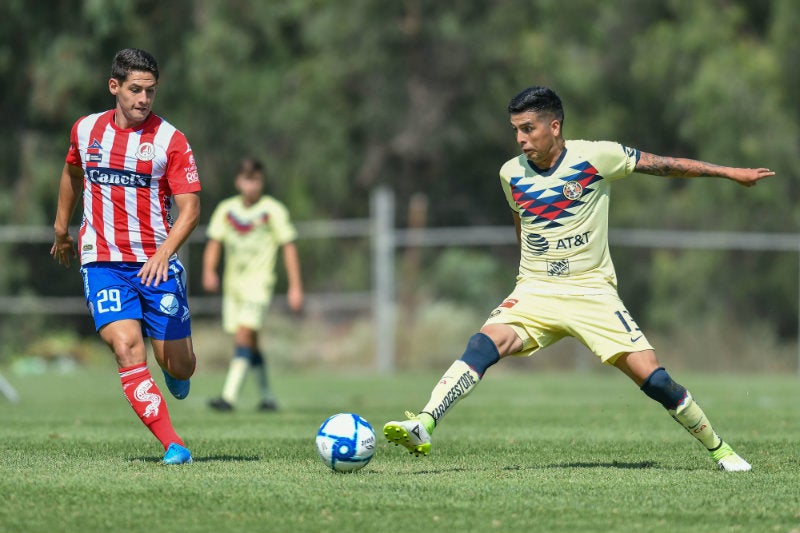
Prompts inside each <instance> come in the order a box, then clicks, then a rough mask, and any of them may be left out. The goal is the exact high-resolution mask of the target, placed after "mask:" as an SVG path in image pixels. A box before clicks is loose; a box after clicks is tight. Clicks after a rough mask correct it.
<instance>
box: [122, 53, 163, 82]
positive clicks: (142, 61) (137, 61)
mask: <svg viewBox="0 0 800 533" xmlns="http://www.w3.org/2000/svg"><path fill="white" fill-rule="evenodd" d="M131 72H150V73H151V74H152V75H153V76H154V77H155V79H156V81H158V62H157V61H156V58H155V57H153V56H152V55H150V53H149V52H145V51H144V50H140V49H138V48H125V49H124V50H120V51H119V52H117V54H116V55H115V56H114V61H113V62H112V63H111V77H112V78H114V79H116V80H117V81H119V82H120V83H122V82H124V81H125V80H127V79H128V74H130V73H131Z"/></svg>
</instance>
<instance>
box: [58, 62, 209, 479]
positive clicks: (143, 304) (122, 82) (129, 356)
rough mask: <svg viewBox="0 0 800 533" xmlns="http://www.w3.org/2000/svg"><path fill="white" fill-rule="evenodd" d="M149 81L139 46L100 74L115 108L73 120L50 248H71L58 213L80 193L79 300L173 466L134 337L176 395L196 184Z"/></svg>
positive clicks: (175, 451)
mask: <svg viewBox="0 0 800 533" xmlns="http://www.w3.org/2000/svg"><path fill="white" fill-rule="evenodd" d="M158 78H159V70H158V63H157V62H156V60H155V58H154V57H153V56H152V55H151V54H149V53H148V52H146V51H144V50H139V49H133V48H128V49H124V50H120V51H119V52H117V54H116V55H115V57H114V60H113V62H112V65H111V78H110V79H109V80H108V89H109V91H110V92H111V94H112V95H113V96H114V97H115V100H116V105H115V107H114V108H113V109H110V110H108V111H104V112H101V113H96V114H92V115H88V116H85V117H81V118H80V119H78V121H76V122H75V124H74V125H73V127H72V131H71V133H70V144H69V150H68V152H67V157H66V163H65V165H64V170H63V171H62V173H61V184H60V188H59V195H58V209H57V212H56V219H55V224H54V231H55V239H54V242H53V246H52V248H51V250H50V254H51V255H52V256H53V258H54V259H55V260H57V261H58V262H59V263H61V264H63V265H64V266H65V267H69V265H70V260H71V259H72V258H75V257H76V255H77V254H76V251H75V246H74V240H73V237H72V236H71V235H70V233H69V222H70V219H71V217H72V214H73V212H74V211H75V208H76V207H77V205H78V203H79V202H80V200H81V199H82V200H83V217H82V220H81V225H80V230H79V234H78V246H79V249H80V262H81V275H82V276H83V288H84V295H85V297H86V303H87V306H88V308H89V311H90V313H91V314H92V317H93V319H94V323H95V327H96V329H97V331H98V333H99V334H100V337H101V338H102V339H103V341H105V343H106V344H107V345H108V346H109V347H110V348H111V350H112V351H113V353H114V355H115V357H116V360H117V365H118V367H119V377H120V381H121V383H122V390H123V392H124V394H125V397H126V398H127V400H128V402H129V403H130V405H131V407H132V408H133V410H134V411H135V412H136V414H137V415H138V417H139V418H140V420H141V421H142V422H143V423H144V424H145V425H146V426H147V428H148V429H149V430H150V431H151V432H152V433H153V435H154V436H155V437H156V438H157V439H158V440H159V441H160V442H161V444H162V446H163V447H164V450H165V452H164V457H163V459H162V462H163V463H165V464H182V463H191V462H192V456H191V453H190V452H189V450H188V449H187V448H186V447H185V446H184V442H183V440H182V439H181V438H180V437H179V436H178V434H177V433H176V432H175V429H174V428H173V426H172V422H171V420H170V416H169V412H168V410H167V404H166V402H165V400H164V396H163V395H162V394H161V391H160V390H159V388H158V386H157V385H156V383H155V381H154V380H153V378H152V376H151V375H150V371H149V369H148V367H147V347H146V345H145V342H144V337H150V345H151V346H152V348H153V353H154V355H155V358H156V361H157V362H158V365H159V366H160V367H161V369H162V371H163V374H164V380H165V382H166V385H167V388H168V389H169V390H170V392H171V393H172V395H173V396H175V397H176V398H178V399H183V398H185V397H186V396H187V395H188V394H189V385H190V381H189V378H190V377H191V376H192V374H193V373H194V369H195V364H196V359H195V354H194V349H193V346H192V337H191V319H190V313H189V306H188V303H187V295H186V279H185V278H186V276H185V271H184V267H183V265H182V264H181V262H180V260H179V259H178V256H177V251H178V249H179V248H180V246H181V245H182V244H183V243H184V242H186V240H187V239H188V237H189V235H190V234H191V233H192V231H193V230H194V228H195V227H196V226H197V223H198V221H199V219H200V197H199V194H198V192H199V191H200V181H199V178H198V173H197V166H196V165H195V160H194V155H193V154H192V148H191V147H190V146H189V143H188V142H187V140H186V137H185V136H184V134H183V133H181V132H180V131H179V130H177V129H176V128H175V127H174V126H173V125H172V124H170V123H169V122H167V121H166V120H164V119H163V118H161V117H160V116H158V115H156V114H154V113H153V112H152V106H153V100H154V99H155V96H156V90H157V88H158ZM173 205H174V207H176V208H177V211H178V214H177V217H175V218H174V219H173V214H172V212H171V211H172V207H173Z"/></svg>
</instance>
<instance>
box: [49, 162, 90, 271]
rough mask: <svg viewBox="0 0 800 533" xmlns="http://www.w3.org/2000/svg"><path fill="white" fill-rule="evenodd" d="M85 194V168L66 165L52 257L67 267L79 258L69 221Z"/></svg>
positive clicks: (59, 196)
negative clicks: (82, 194) (75, 258)
mask: <svg viewBox="0 0 800 533" xmlns="http://www.w3.org/2000/svg"><path fill="white" fill-rule="evenodd" d="M82 192H83V168H81V167H79V166H75V165H70V164H69V163H65V164H64V170H62V171H61V183H60V185H59V187H58V209H57V210H56V221H55V223H54V224H53V232H54V233H55V238H54V240H53V246H52V247H51V248H50V255H52V256H53V259H55V260H56V261H58V262H59V263H60V264H62V265H64V266H65V267H69V262H70V259H71V258H74V257H77V253H76V252H75V241H74V240H73V238H72V236H71V235H70V234H69V221H70V219H71V218H72V213H73V212H75V207H76V206H77V205H78V201H79V200H80V197H81V193H82Z"/></svg>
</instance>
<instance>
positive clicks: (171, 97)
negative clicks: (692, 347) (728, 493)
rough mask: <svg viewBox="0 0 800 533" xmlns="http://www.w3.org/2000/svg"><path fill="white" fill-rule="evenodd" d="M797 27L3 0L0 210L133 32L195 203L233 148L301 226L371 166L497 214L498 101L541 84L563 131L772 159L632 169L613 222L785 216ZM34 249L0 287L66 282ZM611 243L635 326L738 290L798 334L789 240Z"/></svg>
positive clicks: (323, 266)
mask: <svg viewBox="0 0 800 533" xmlns="http://www.w3.org/2000/svg"><path fill="white" fill-rule="evenodd" d="M798 27H800V7H799V6H798V4H797V2H796V1H795V0H772V1H770V2H764V1H762V0H709V1H706V2H696V1H694V0H667V1H663V2H662V1H655V0H652V1H647V0H646V1H639V0H611V1H608V2H595V1H590V0H569V1H564V0H534V1H531V0H494V1H483V2H481V1H476V2H446V3H445V2H436V1H434V0H402V1H392V2H388V1H378V0H343V1H340V2H328V1H323V0H287V1H284V2H263V1H260V0H231V1H228V2H218V1H216V0H196V1H189V0H175V1H171V2H157V1H154V0H138V1H137V0H112V1H100V0H58V1H56V0H42V1H38V2H28V1H25V0H5V1H4V2H2V3H0V87H2V89H1V91H2V94H3V98H2V99H0V124H1V125H2V127H0V138H1V141H2V142H0V162H2V167H0V168H2V169H3V171H4V172H2V173H0V182H2V184H3V186H4V188H5V190H6V191H7V194H6V196H5V197H4V199H0V224H30V225H44V224H51V223H52V218H53V215H54V211H55V204H56V195H57V190H58V188H57V186H56V183H57V181H58V177H59V174H60V170H61V167H62V165H63V158H64V155H65V152H66V148H67V142H68V134H69V129H70V126H71V125H72V123H73V121H74V120H75V119H77V118H78V117H79V116H81V115H84V114H88V113H91V112H96V111H100V110H103V109H107V108H110V107H111V106H113V100H112V97H111V96H110V95H109V94H108V92H107V88H106V84H107V78H108V75H109V73H108V71H109V67H110V63H111V59H112V57H113V55H114V53H115V52H116V51H117V50H118V49H120V48H124V47H141V48H145V49H148V50H149V51H151V52H152V53H153V54H154V55H155V56H156V57H157V58H158V59H159V62H160V66H161V87H160V89H159V95H158V98H157V100H156V104H155V111H156V112H157V113H159V114H162V115H163V116H164V117H165V118H167V119H168V120H169V121H170V122H172V123H173V124H174V125H176V126H177V127H178V128H180V129H181V130H183V131H184V132H185V133H186V135H187V137H188V138H189V140H190V142H191V144H192V146H193V148H194V151H195V154H196V157H197V161H198V165H199V167H200V172H201V180H202V183H203V186H204V192H203V204H204V214H203V221H204V222H205V221H207V219H208V216H210V213H211V210H212V207H213V206H214V205H215V204H216V202H217V201H219V200H220V199H221V198H222V197H224V196H227V195H230V194H233V192H234V191H233V184H232V174H233V169H234V168H235V164H236V161H237V160H238V159H239V158H240V157H242V156H245V155H256V156H258V157H261V158H263V159H264V160H265V162H266V163H267V166H268V169H269V189H270V192H271V193H272V194H274V195H276V196H278V197H280V198H281V199H283V200H284V201H285V202H286V203H287V204H288V205H289V207H290V209H291V211H292V213H293V215H294V218H295V219H296V220H298V221H299V220H317V219H328V218H349V217H365V216H367V215H368V210H369V204H368V202H367V201H366V198H367V197H368V194H369V191H370V190H371V189H373V188H374V187H375V186H377V185H389V186H391V187H392V188H393V189H394V191H395V194H396V197H397V200H398V206H403V205H405V204H406V203H407V202H408V201H409V199H410V198H411V197H412V196H413V195H415V194H420V193H423V194H425V195H426V196H427V198H428V200H429V202H430V205H432V206H434V207H432V208H431V209H430V211H429V214H428V221H427V223H428V224H429V225H433V226H440V225H442V226H444V225H449V226H459V225H471V224H506V223H510V216H509V213H508V207H507V205H506V204H505V201H504V199H503V197H502V194H501V193H500V189H499V185H498V180H497V177H496V176H497V170H498V169H499V167H500V165H501V164H502V163H503V162H504V161H505V160H506V159H508V158H510V157H512V156H513V155H515V154H516V152H517V150H516V147H515V145H514V138H513V135H512V134H511V130H510V129H509V127H508V123H507V117H506V111H505V110H506V105H507V102H508V100H509V98H510V97H511V96H512V95H513V94H515V93H517V92H518V91H519V90H520V89H522V88H524V87H526V86H529V85H550V86H552V87H554V88H555V89H556V90H557V91H558V92H559V93H560V95H561V96H562V99H563V100H564V104H565V107H566V120H565V133H566V136H567V137H571V138H589V139H601V138H602V139H611V140H619V141H621V142H623V143H625V144H628V145H631V146H635V147H637V148H640V149H643V150H646V151H649V152H654V153H659V154H662V155H672V156H685V157H693V158H698V159H704V160H708V161H712V162H715V163H720V164H728V165H736V166H769V167H770V168H772V169H773V170H775V171H777V172H778V176H777V177H776V178H773V179H771V180H768V181H767V182H762V184H759V186H758V187H756V188H754V189H745V188H742V187H737V186H735V185H734V184H731V183H727V182H725V183H721V182H719V181H717V180H703V181H697V182H693V183H690V182H687V181H679V180H669V179H664V178H653V177H648V176H633V177H631V178H630V179H628V180H625V181H623V182H620V183H619V184H618V185H617V186H616V188H615V191H616V192H615V196H614V200H613V202H612V215H611V216H612V220H611V223H612V226H617V227H630V228H641V227H652V228H664V229H709V230H710V229H713V230H739V231H764V232H796V229H797V226H798V222H800V208H798V205H797V199H798V197H800V194H799V191H798V188H800V185H798V180H797V179H796V176H794V171H793V169H794V168H797V166H798V144H800V133H799V132H798V124H800V100H798V99H797V98H796V96H797V89H796V88H797V86H798V84H799V83H798V82H800V70H798V69H797V68H796V58H797V57H798V54H800V41H798V39H797V35H796V31H797V30H796V29H797V28H798ZM397 212H398V217H397V224H398V225H399V226H403V225H405V224H406V220H405V216H406V215H405V212H404V209H402V208H400V207H398V210H397ZM75 222H76V223H77V215H76V218H75ZM302 246H303V249H302V251H303V253H304V257H305V258H306V262H305V265H304V267H305V268H304V271H305V274H306V276H307V278H308V279H307V286H308V287H309V289H311V290H340V289H348V290H359V289H361V290H363V289H366V288H367V285H368V279H369V267H368V265H367V264H366V263H365V262H366V260H367V255H366V250H365V246H362V245H360V244H343V246H344V248H342V246H340V245H339V243H337V242H326V243H321V242H314V243H313V244H312V243H307V244H303V245H302ZM31 248H33V249H25V250H24V253H20V250H19V249H18V247H14V246H2V247H0V261H2V262H3V263H4V264H5V265H6V266H5V267H4V273H3V274H2V275H0V293H2V294H11V293H16V292H17V291H19V290H20V287H22V288H25V287H28V288H29V289H30V290H31V291H33V292H42V291H45V290H46V291H47V292H48V294H55V295H66V294H78V293H79V290H80V289H79V281H77V280H76V279H75V278H76V277H77V275H76V274H75V273H74V272H72V273H71V274H70V275H65V274H63V273H61V272H60V271H57V270H55V269H54V268H52V267H49V266H42V265H41V263H43V262H46V261H48V258H47V249H42V248H41V247H31ZM343 249H344V250H345V252H343V251H342V250H343ZM349 251H352V252H353V254H350V253H349ZM478 255H479V254H478ZM194 256H195V257H197V258H198V259H199V254H194ZM740 260H741V262H743V263H746V266H747V268H746V270H745V269H744V268H743V267H742V268H740V266H741V265H740ZM615 261H616V265H617V269H618V271H619V272H620V279H621V291H622V293H623V296H624V298H625V299H626V301H627V302H628V304H629V307H630V308H631V310H632V311H634V312H635V314H636V315H637V316H638V317H639V322H640V323H643V324H653V325H657V326H658V327H660V328H665V329H666V330H669V329H670V328H673V327H676V326H677V325H678V324H680V323H681V322H682V321H685V320H701V319H702V318H703V317H704V316H705V315H706V313H708V303H709V302H713V301H718V302H720V305H721V306H722V307H721V309H723V310H727V313H726V314H727V315H729V318H730V320H732V321H733V322H734V324H735V322H736V320H737V318H738V316H739V313H738V312H737V310H740V309H743V308H755V313H754V314H755V315H756V316H757V317H758V320H759V321H763V323H764V324H769V329H770V330H771V331H773V332H776V333H777V334H779V335H780V336H783V337H786V338H791V337H792V336H795V335H797V319H796V316H797V312H798V309H797V296H796V295H797V293H798V287H797V283H798V281H797V273H796V271H797V258H796V257H795V256H792V254H770V253H765V254H757V255H752V254H751V255H748V256H747V257H736V258H735V261H732V257H731V254H725V253H716V254H711V255H709V254H703V253H700V252H698V253H682V252H675V251H659V252H655V253H650V252H645V251H630V250H624V251H621V252H615ZM335 265H339V267H335ZM422 267H423V268H425V269H426V270H425V271H424V273H425V275H423V276H422V278H425V279H426V283H425V284H424V285H421V286H423V287H424V290H425V293H426V297H429V298H431V299H437V298H455V299H456V300H457V301H459V302H461V303H468V304H469V305H478V306H480V307H481V308H486V307H491V306H492V305H493V303H494V302H493V301H492V302H482V300H483V299H490V298H495V299H497V298H502V296H503V294H502V291H503V290H504V289H503V290H501V289H496V287H498V286H499V285H502V284H503V283H505V282H506V280H508V278H509V275H511V276H513V275H514V274H515V273H516V272H515V269H514V267H513V265H512V266H511V267H510V268H511V270H510V271H509V267H508V266H507V264H506V263H505V262H503V261H502V258H497V257H494V256H493V255H489V256H487V257H484V258H482V259H478V258H477V257H473V256H466V257H465V256H462V255H459V253H458V252H453V253H445V254H443V255H442V257H441V258H440V259H439V260H428V261H426V262H425V264H424V265H422ZM743 272H748V273H749V274H747V276H749V277H756V278H757V279H743ZM754 272H755V273H757V275H756V276H754V275H753V273H754ZM462 279H463V284H462V285H459V283H458V281H461V280H462ZM43 280H44V281H43ZM711 280H713V281H711ZM707 282H708V283H707ZM43 283H44V286H42V284H43ZM359 283H360V284H362V287H357V285H358V284H359ZM482 287H483V288H485V289H486V290H483V292H481V290H479V289H481V288H482ZM487 287H488V288H487ZM407 290H412V289H409V288H407ZM487 292H488V293H490V296H488V295H487ZM498 293H499V294H498ZM715 313H717V314H718V313H719V311H715ZM734 327H735V326H734Z"/></svg>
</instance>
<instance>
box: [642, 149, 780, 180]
mask: <svg viewBox="0 0 800 533" xmlns="http://www.w3.org/2000/svg"><path fill="white" fill-rule="evenodd" d="M634 171H635V172H641V173H642V174H651V175H653V176H672V177H677V178H697V177H701V176H708V177H718V178H727V179H729V180H733V181H735V182H737V183H739V184H740V185H744V186H745V187H752V186H753V185H755V184H756V183H757V182H758V181H759V180H761V179H764V178H766V177H768V176H774V175H775V173H774V172H772V171H771V170H770V169H768V168H737V167H726V166H722V165H715V164H713V163H706V162H705V161H697V160H695V159H686V158H683V157H664V156H660V155H655V154H650V153H647V152H640V156H639V161H638V162H637V163H636V168H635V170H634Z"/></svg>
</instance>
